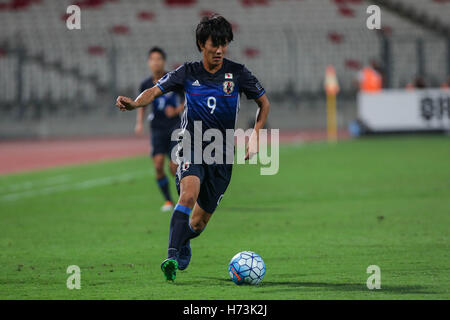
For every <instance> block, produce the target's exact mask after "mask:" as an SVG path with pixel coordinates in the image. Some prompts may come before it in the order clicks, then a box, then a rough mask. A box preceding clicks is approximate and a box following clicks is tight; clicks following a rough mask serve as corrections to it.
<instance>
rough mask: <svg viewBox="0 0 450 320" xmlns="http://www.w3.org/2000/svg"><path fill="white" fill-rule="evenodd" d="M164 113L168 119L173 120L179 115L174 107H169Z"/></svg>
mask: <svg viewBox="0 0 450 320" xmlns="http://www.w3.org/2000/svg"><path fill="white" fill-rule="evenodd" d="M164 113H165V114H166V117H168V118H173V117H175V116H176V115H177V110H176V109H175V108H174V107H171V106H167V107H166V109H165V110H164Z"/></svg>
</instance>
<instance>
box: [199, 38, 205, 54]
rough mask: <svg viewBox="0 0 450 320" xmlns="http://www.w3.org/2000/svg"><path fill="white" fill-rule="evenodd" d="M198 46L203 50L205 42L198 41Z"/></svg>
mask: <svg viewBox="0 0 450 320" xmlns="http://www.w3.org/2000/svg"><path fill="white" fill-rule="evenodd" d="M197 44H198V47H199V49H200V52H203V49H205V44H204V43H201V42H200V41H197Z"/></svg>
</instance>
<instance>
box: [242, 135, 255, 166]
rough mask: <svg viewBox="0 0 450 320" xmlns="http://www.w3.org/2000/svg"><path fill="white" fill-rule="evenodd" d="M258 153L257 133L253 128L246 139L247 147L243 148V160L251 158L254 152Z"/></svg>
mask: <svg viewBox="0 0 450 320" xmlns="http://www.w3.org/2000/svg"><path fill="white" fill-rule="evenodd" d="M257 153H258V135H257V133H256V131H255V130H253V132H252V134H251V135H250V139H249V140H248V144H247V147H246V149H245V158H244V160H249V159H251V158H253V156H254V155H255V154H257Z"/></svg>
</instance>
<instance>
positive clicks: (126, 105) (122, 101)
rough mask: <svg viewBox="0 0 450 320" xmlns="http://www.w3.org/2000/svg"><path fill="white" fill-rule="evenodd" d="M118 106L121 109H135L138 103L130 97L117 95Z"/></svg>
mask: <svg viewBox="0 0 450 320" xmlns="http://www.w3.org/2000/svg"><path fill="white" fill-rule="evenodd" d="M116 106H117V107H118V108H119V109H120V111H126V110H133V109H136V108H137V103H136V102H134V101H133V100H132V99H131V98H128V97H122V96H119V97H117V100H116Z"/></svg>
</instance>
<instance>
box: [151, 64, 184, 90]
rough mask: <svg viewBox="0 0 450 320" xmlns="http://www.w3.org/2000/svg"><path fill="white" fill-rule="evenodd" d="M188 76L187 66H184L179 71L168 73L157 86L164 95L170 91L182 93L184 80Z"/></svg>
mask: <svg viewBox="0 0 450 320" xmlns="http://www.w3.org/2000/svg"><path fill="white" fill-rule="evenodd" d="M185 75H186V65H185V64H183V65H181V66H179V67H178V68H177V69H175V70H173V71H170V72H169V73H166V75H165V76H164V77H162V78H161V79H160V80H159V81H158V83H156V85H157V86H158V87H159V88H160V89H161V91H162V92H163V93H167V92H169V91H182V90H183V89H184V79H185Z"/></svg>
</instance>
